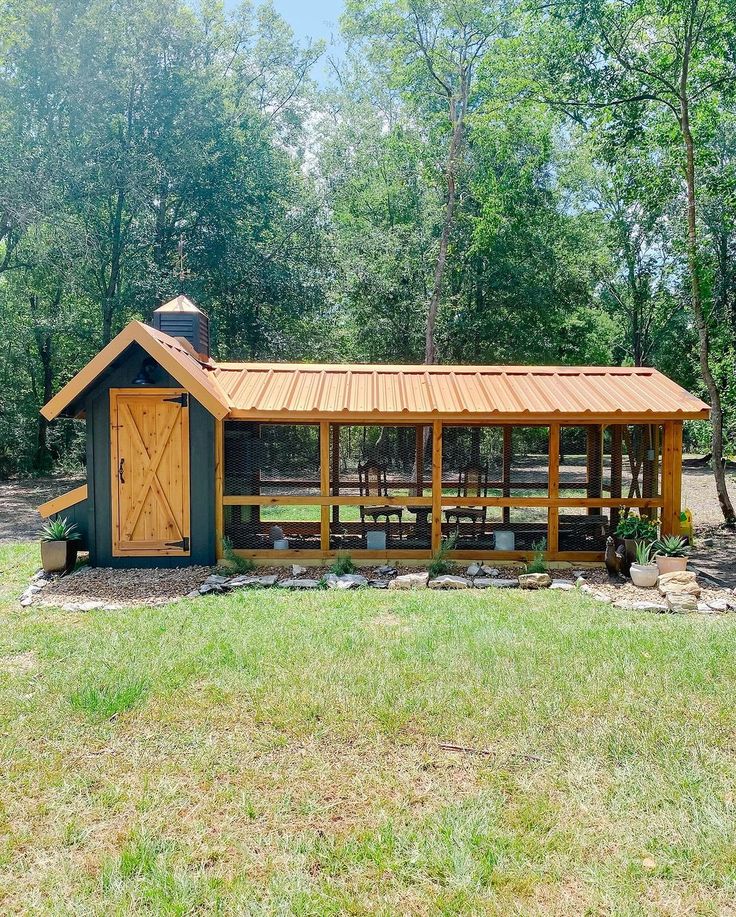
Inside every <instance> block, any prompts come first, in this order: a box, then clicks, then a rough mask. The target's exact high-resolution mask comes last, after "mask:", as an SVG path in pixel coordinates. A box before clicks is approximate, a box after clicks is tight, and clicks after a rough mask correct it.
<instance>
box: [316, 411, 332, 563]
mask: <svg viewBox="0 0 736 917" xmlns="http://www.w3.org/2000/svg"><path fill="white" fill-rule="evenodd" d="M319 476H320V493H321V496H322V497H329V496H330V423H329V421H327V420H323V421H321V422H320V425H319ZM320 547H321V548H322V550H323V551H329V550H330V507H329V504H327V503H324V504H322V510H321V513H320Z"/></svg>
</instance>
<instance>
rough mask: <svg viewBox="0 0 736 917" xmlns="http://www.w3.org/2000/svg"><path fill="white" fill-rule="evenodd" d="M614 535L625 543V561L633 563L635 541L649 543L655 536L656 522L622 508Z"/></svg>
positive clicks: (634, 559) (634, 558)
mask: <svg viewBox="0 0 736 917" xmlns="http://www.w3.org/2000/svg"><path fill="white" fill-rule="evenodd" d="M616 535H617V536H618V537H619V538H620V539H621V540H622V541H623V543H624V544H625V545H626V560H627V562H628V563H629V564H633V563H634V562H635V561H636V543H637V541H643V542H645V543H647V544H650V545H651V543H652V542H653V541H654V540H655V539H656V537H657V523H656V522H654V521H653V520H652V519H648V518H647V517H646V516H639V515H634V513H632V512H630V511H629V510H628V509H626V508H622V509H621V516H620V517H619V520H618V525H617V526H616Z"/></svg>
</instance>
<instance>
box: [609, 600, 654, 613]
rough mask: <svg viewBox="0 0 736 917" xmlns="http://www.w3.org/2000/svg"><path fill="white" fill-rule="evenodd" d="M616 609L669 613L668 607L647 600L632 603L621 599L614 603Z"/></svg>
mask: <svg viewBox="0 0 736 917" xmlns="http://www.w3.org/2000/svg"><path fill="white" fill-rule="evenodd" d="M613 607H614V608H625V609H626V610H627V611H667V606H666V605H659V604H658V603H657V602H647V601H645V600H643V599H642V600H638V601H631V600H629V599H619V600H618V601H617V602H614V603H613Z"/></svg>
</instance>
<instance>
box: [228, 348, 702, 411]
mask: <svg viewBox="0 0 736 917" xmlns="http://www.w3.org/2000/svg"><path fill="white" fill-rule="evenodd" d="M215 378H216V379H217V382H218V383H219V385H220V387H221V388H222V390H223V392H225V394H226V395H227V397H228V399H229V401H230V403H231V411H230V416H231V417H234V418H236V417H237V418H243V419H250V418H252V419H258V418H261V419H264V420H265V419H266V418H272V419H273V418H277V417H282V416H283V417H290V418H292V419H296V420H298V419H300V418H310V419H314V418H318V417H323V418H344V419H345V420H346V421H348V420H350V419H351V418H360V419H362V420H369V421H370V420H373V421H374V422H377V421H379V420H380V421H385V420H386V419H393V420H396V421H402V420H403V421H404V422H406V421H411V420H419V421H422V420H424V421H431V420H433V419H444V420H456V421H459V422H462V421H468V420H470V421H476V422H478V421H483V420H486V419H488V420H507V421H522V422H528V423H534V422H535V421H536V422H537V423H539V422H543V421H549V420H567V421H571V422H572V421H574V422H581V423H585V422H596V421H597V422H601V421H614V420H622V421H623V420H632V421H636V420H642V421H647V420H655V419H656V420H685V419H696V418H707V417H708V415H709V408H708V405H707V404H705V403H704V402H703V401H701V400H700V399H699V398H696V397H695V396H694V395H691V394H690V393H689V392H687V391H686V390H685V389H683V388H681V387H680V386H679V385H677V384H676V383H674V382H673V381H672V380H671V379H668V378H667V376H664V375H663V374H662V373H660V372H658V371H657V370H656V369H648V368H643V367H607V366H426V365H422V366H380V365H368V364H365V365H361V364H353V365H346V364H334V365H329V364H327V365H318V364H285V363H281V364H280V363H219V364H216V369H215Z"/></svg>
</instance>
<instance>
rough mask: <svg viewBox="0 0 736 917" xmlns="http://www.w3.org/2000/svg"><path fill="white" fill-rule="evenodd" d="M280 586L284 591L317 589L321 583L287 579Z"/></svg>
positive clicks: (312, 580) (309, 580)
mask: <svg viewBox="0 0 736 917" xmlns="http://www.w3.org/2000/svg"><path fill="white" fill-rule="evenodd" d="M279 585H280V586H283V588H284V589H316V588H317V587H318V586H319V583H318V582H317V580H316V579H285V580H282V581H281V583H279Z"/></svg>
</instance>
